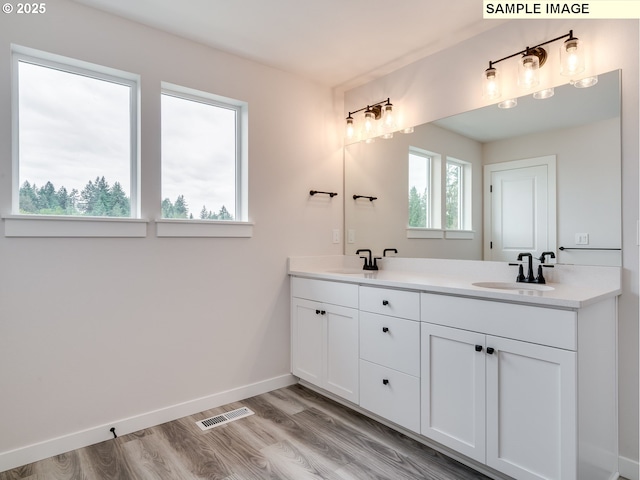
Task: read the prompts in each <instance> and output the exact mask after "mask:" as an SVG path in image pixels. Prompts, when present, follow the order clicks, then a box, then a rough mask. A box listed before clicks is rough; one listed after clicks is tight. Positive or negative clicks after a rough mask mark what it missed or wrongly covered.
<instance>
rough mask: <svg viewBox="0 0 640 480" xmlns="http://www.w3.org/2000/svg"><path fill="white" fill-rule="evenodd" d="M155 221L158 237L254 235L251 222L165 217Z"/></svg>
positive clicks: (244, 236)
mask: <svg viewBox="0 0 640 480" xmlns="http://www.w3.org/2000/svg"><path fill="white" fill-rule="evenodd" d="M155 223H156V236H157V237H218V238H251V237H253V223H251V222H234V221H225V220H222V221H216V220H200V219H186V218H163V219H162V220H156V222H155Z"/></svg>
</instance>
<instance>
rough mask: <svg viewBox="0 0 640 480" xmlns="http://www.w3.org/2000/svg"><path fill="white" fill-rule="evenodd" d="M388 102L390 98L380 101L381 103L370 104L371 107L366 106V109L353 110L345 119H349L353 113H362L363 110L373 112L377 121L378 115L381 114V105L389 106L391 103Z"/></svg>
mask: <svg viewBox="0 0 640 480" xmlns="http://www.w3.org/2000/svg"><path fill="white" fill-rule="evenodd" d="M390 100H391V99H390V98H387V99H386V100H382V101H380V102H377V103H372V104H371V105H367V106H366V107H362V108H359V109H358V110H354V111H353V112H349V115H347V119H348V118H349V117H351V115H353V114H355V113H359V112H363V111H365V110H371V111H372V112H373V114H374V116H375V118H376V120H377V119H379V118H380V115H381V112H382V106H383V105H391V101H390Z"/></svg>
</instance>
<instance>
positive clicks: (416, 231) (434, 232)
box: [407, 227, 444, 238]
mask: <svg viewBox="0 0 640 480" xmlns="http://www.w3.org/2000/svg"><path fill="white" fill-rule="evenodd" d="M407 238H444V230H440V229H437V228H412V227H409V228H407Z"/></svg>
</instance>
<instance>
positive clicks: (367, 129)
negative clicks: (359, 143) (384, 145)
mask: <svg viewBox="0 0 640 480" xmlns="http://www.w3.org/2000/svg"><path fill="white" fill-rule="evenodd" d="M362 130H363V132H362V133H363V134H364V136H365V138H367V139H368V138H370V137H374V136H375V133H376V117H375V115H374V114H373V112H372V111H371V110H367V111H366V112H364V121H363V124H362Z"/></svg>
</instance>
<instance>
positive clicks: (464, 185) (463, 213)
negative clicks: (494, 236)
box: [444, 156, 472, 232]
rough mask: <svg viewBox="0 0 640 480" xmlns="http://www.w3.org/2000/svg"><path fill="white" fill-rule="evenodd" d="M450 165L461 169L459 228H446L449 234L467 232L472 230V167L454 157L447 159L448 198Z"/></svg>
mask: <svg viewBox="0 0 640 480" xmlns="http://www.w3.org/2000/svg"><path fill="white" fill-rule="evenodd" d="M449 164H452V165H456V166H457V167H458V168H459V169H460V179H459V182H458V195H459V198H458V208H459V220H458V223H459V226H458V228H445V230H447V231H448V232H466V231H470V230H471V223H472V220H471V217H472V211H471V209H472V205H471V197H472V191H471V189H472V183H471V181H472V165H471V163H470V162H467V161H465V160H460V159H458V158H454V157H449V156H447V157H446V165H445V192H444V193H445V196H446V191H447V188H446V177H447V174H446V172H447V167H448V166H449ZM446 208H447V205H446V199H445V202H444V209H445V212H444V215H445V217H444V218H446V216H447V212H446Z"/></svg>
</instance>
